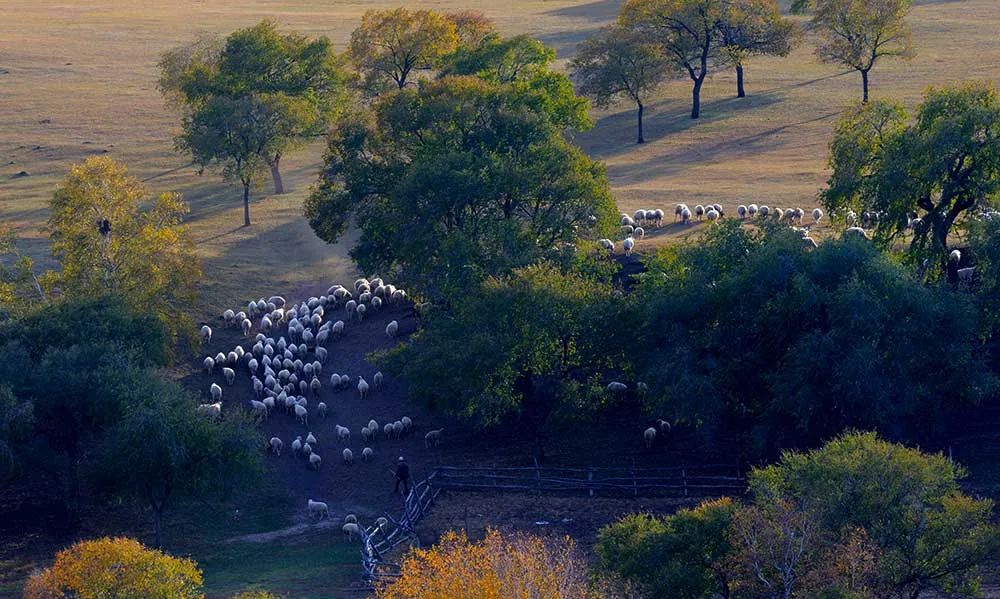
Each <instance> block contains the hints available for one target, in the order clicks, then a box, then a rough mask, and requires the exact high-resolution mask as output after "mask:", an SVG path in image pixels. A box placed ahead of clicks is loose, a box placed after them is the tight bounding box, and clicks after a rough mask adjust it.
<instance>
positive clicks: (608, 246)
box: [597, 238, 615, 254]
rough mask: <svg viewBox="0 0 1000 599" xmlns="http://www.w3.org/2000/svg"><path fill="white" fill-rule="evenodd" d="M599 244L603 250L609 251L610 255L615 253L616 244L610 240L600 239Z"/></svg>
mask: <svg viewBox="0 0 1000 599" xmlns="http://www.w3.org/2000/svg"><path fill="white" fill-rule="evenodd" d="M597 244H598V245H599V246H601V247H602V248H604V250H605V251H607V252H608V253H609V254H613V253H615V242H613V241H611V240H610V239H606V238H605V239H598V240H597Z"/></svg>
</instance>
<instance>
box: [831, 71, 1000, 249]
mask: <svg viewBox="0 0 1000 599" xmlns="http://www.w3.org/2000/svg"><path fill="white" fill-rule="evenodd" d="M907 117H908V115H907V113H906V111H905V110H904V109H903V108H902V107H900V106H898V105H896V104H893V103H891V102H885V101H875V102H870V103H868V104H864V105H858V106H855V107H854V108H851V109H850V110H848V111H847V112H846V113H845V115H844V116H843V117H842V118H841V120H840V122H839V123H838V125H837V127H836V130H835V133H834V137H833V141H832V142H831V145H830V147H831V152H830V165H831V167H832V168H833V174H832V175H831V176H830V179H829V182H828V187H827V189H825V190H824V191H823V192H822V193H821V197H822V199H823V202H824V204H825V205H826V206H827V208H828V209H829V210H830V212H831V213H832V212H834V211H836V210H840V209H855V210H874V211H879V212H884V213H885V216H884V217H883V218H881V219H880V220H879V223H878V228H877V230H876V232H877V234H878V235H879V237H881V238H882V239H883V240H884V241H885V242H887V243H888V242H891V241H893V240H895V239H897V238H898V237H900V236H902V235H904V234H906V233H908V232H909V229H908V225H909V224H910V223H912V222H913V221H912V220H911V219H912V216H913V215H914V214H916V215H919V217H920V219H921V220H920V221H919V222H918V224H917V225H915V226H912V235H913V237H912V240H911V242H910V252H911V257H912V258H913V259H914V260H915V261H918V262H919V261H922V260H923V259H924V258H928V257H930V258H933V259H936V260H937V262H938V263H939V264H940V265H941V266H942V267H944V265H945V263H946V261H947V257H948V251H949V237H950V236H951V234H952V233H953V231H954V230H955V228H956V226H961V224H962V219H963V218H964V217H966V216H968V215H969V214H971V213H972V211H974V210H975V209H977V207H979V206H982V205H983V204H984V203H986V202H988V201H990V200H991V199H992V198H993V197H994V196H995V194H996V193H997V192H998V191H1000V99H998V98H997V92H996V89H995V88H994V87H993V85H992V84H989V83H969V84H966V85H964V86H962V87H958V88H942V89H931V90H930V91H928V92H927V94H926V95H925V97H924V101H923V103H922V104H921V105H920V106H919V108H918V109H917V112H916V115H915V118H914V119H913V121H912V122H910V121H909V120H908V118H907Z"/></svg>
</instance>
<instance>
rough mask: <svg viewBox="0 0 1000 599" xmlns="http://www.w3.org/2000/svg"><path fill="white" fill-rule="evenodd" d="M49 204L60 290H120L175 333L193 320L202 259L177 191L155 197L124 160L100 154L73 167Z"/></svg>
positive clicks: (79, 294)
mask: <svg viewBox="0 0 1000 599" xmlns="http://www.w3.org/2000/svg"><path fill="white" fill-rule="evenodd" d="M50 208H51V214H50V216H49V223H48V226H49V231H50V236H51V240H52V255H53V256H54V257H55V258H56V259H57V260H58V261H59V263H60V264H61V266H62V269H61V270H60V271H59V272H58V273H57V274H56V275H55V276H54V277H52V281H51V282H50V283H49V284H51V285H56V286H57V287H58V290H59V292H60V294H61V295H62V296H64V297H67V298H72V299H88V298H99V297H103V296H106V295H116V296H118V297H120V298H122V300H123V301H124V302H126V303H127V304H128V306H129V307H130V308H131V309H132V310H134V311H136V312H140V311H143V312H147V313H149V314H153V315H155V316H156V317H157V318H158V319H159V320H160V322H161V324H162V325H163V326H164V327H166V329H167V331H169V333H170V334H171V335H173V336H177V335H180V334H183V333H182V331H185V330H187V329H189V328H190V326H189V323H188V321H187V319H186V318H184V317H183V314H184V313H185V308H186V307H187V306H188V305H190V303H191V301H192V300H193V298H194V295H195V286H196V285H197V283H198V281H199V280H200V278H201V267H200V265H199V261H198V258H197V255H196V254H195V251H194V243H193V241H192V240H191V238H190V236H189V235H188V232H187V227H185V226H184V225H183V217H184V215H185V214H187V212H188V207H187V204H185V203H184V202H183V201H182V200H181V197H180V195H179V194H176V193H164V194H161V195H159V196H157V197H155V198H154V197H152V196H151V194H150V192H149V190H148V189H147V188H146V187H145V186H144V185H143V184H142V183H141V182H140V181H139V180H138V179H136V178H135V177H133V176H131V175H130V174H129V173H128V170H127V169H126V168H125V167H124V166H123V165H121V164H118V163H117V162H115V161H114V160H112V159H111V158H108V157H103V156H95V157H91V158H88V159H87V160H86V161H85V162H84V163H83V164H77V165H74V166H73V167H72V168H71V169H70V173H69V175H68V176H67V177H66V179H65V180H64V181H63V183H62V184H61V185H60V186H59V187H58V188H57V189H56V192H55V194H54V195H53V197H52V202H51V203H50Z"/></svg>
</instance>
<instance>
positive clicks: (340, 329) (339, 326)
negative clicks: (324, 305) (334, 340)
mask: <svg viewBox="0 0 1000 599" xmlns="http://www.w3.org/2000/svg"><path fill="white" fill-rule="evenodd" d="M330 334H332V335H333V336H334V337H339V336H340V335H343V334H344V321H343V320H338V321H337V322H335V323H333V326H332V327H330Z"/></svg>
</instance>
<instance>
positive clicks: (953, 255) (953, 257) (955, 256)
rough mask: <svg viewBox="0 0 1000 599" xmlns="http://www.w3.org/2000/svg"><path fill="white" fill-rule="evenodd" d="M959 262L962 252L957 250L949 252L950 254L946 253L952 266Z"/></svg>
mask: <svg viewBox="0 0 1000 599" xmlns="http://www.w3.org/2000/svg"><path fill="white" fill-rule="evenodd" d="M961 261H962V252H960V251H958V250H951V252H949V253H948V262H951V263H952V264H958V263H959V262H961Z"/></svg>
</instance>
